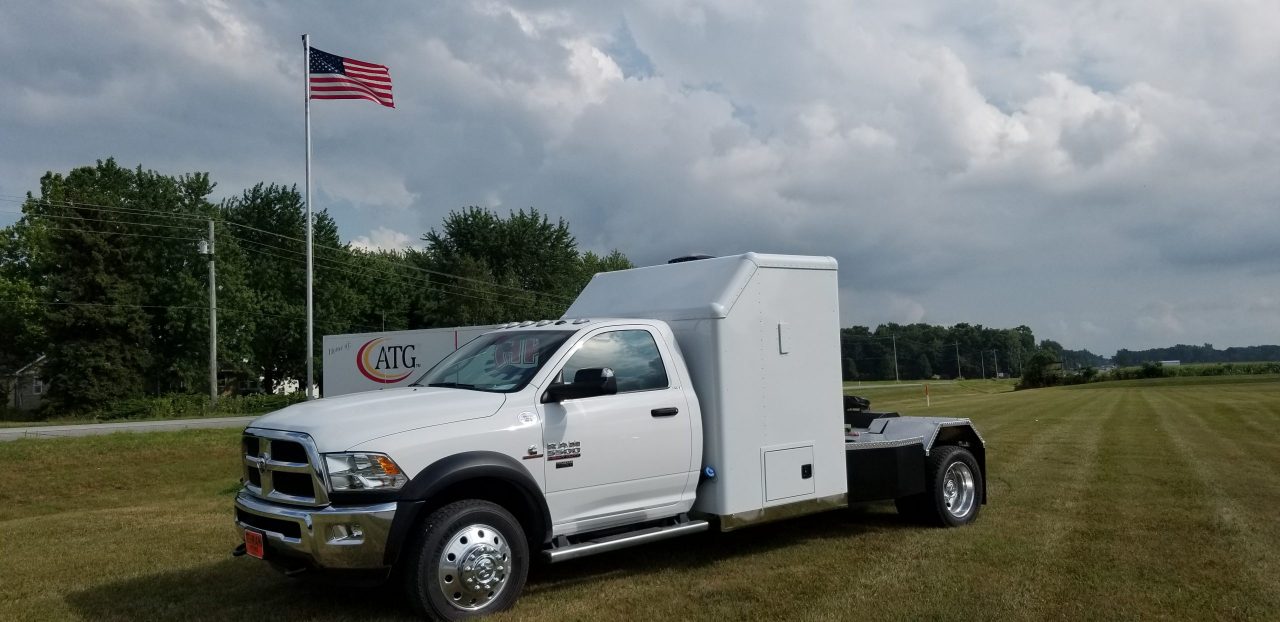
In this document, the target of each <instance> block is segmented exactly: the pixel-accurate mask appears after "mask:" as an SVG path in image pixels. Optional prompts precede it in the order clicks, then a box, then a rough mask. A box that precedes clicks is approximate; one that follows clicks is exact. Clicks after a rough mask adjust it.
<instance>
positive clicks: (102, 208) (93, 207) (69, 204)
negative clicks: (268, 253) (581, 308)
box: [0, 195, 573, 300]
mask: <svg viewBox="0 0 1280 622" xmlns="http://www.w3.org/2000/svg"><path fill="white" fill-rule="evenodd" d="M5 197H14V195H0V201H9V202H14V203H26V202H27V201H37V202H44V203H46V204H49V205H53V206H55V207H66V208H83V209H89V210H90V211H99V212H116V213H122V214H129V215H139V216H155V217H161V218H174V219H182V220H194V221H199V222H201V223H204V222H205V221H207V220H209V218H208V217H202V216H194V215H188V214H173V213H169V212H161V211H154V210H144V209H138V208H128V207H120V206H109V205H102V204H95V203H82V202H77V201H64V200H55V199H47V198H35V197H29V198H22V199H21V200H18V198H17V197H14V198H5ZM10 213H12V212H10ZM213 220H215V221H216V222H221V223H222V224H224V225H228V226H232V227H238V228H241V229H247V230H250V231H256V232H258V233H263V234H266V235H271V236H275V237H278V238H281V239H285V240H291V241H294V242H302V243H304V244H305V243H306V240H305V239H303V238H296V237H293V236H289V235H285V234H282V233H276V232H274V231H268V230H266V229H260V228H258V227H254V226H251V225H246V224H242V223H238V222H234V221H231V220H226V219H225V218H214V219H213ZM113 222H115V221H113ZM121 222H122V221H121ZM131 224H138V225H140V226H155V225H151V224H149V223H131ZM229 235H230V234H229ZM231 237H234V238H236V239H237V240H242V241H249V242H251V243H257V244H262V245H263V246H268V247H270V246H271V245H268V244H265V243H262V242H255V241H253V240H247V239H246V238H242V237H239V236H235V235H231ZM312 246H313V248H318V249H322V250H330V251H335V252H340V253H344V254H346V255H347V256H356V255H355V253H354V252H353V250H352V249H350V248H344V247H339V246H330V245H327V244H315V243H313V244H312ZM275 248H279V247H275ZM280 250H287V249H280ZM291 252H302V251H291ZM369 257H370V258H372V259H376V260H379V261H387V259H386V258H385V257H379V256H378V255H376V254H370V255H369ZM391 265H395V266H396V267H399V268H404V269H407V270H413V271H416V272H422V273H424V274H434V275H436V276H441V277H445V278H450V279H456V280H459V281H469V282H472V283H476V284H479V285H484V286H487V287H495V288H499V289H507V290H512V291H516V292H521V293H526V294H533V295H535V296H541V297H544V298H553V299H559V300H572V299H573V297H572V296H564V295H561V294H553V293H549V292H538V291H534V290H531V289H526V288H523V287H518V286H515V285H503V284H501V283H495V282H490V281H485V280H483V279H475V278H469V277H464V276H461V275H457V274H450V273H448V272H441V271H438V270H431V269H429V268H421V267H418V266H413V265H409V264H407V263H404V264H391ZM473 291H475V290H473Z"/></svg>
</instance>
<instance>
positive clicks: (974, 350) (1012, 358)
mask: <svg viewBox="0 0 1280 622" xmlns="http://www.w3.org/2000/svg"><path fill="white" fill-rule="evenodd" d="M1037 349H1038V348H1037V346H1036V342H1035V335H1033V334H1032V332H1031V329H1030V328H1029V327H1027V326H1018V327H1016V328H988V327H985V326H982V325H980V324H966V323H960V324H956V325H954V326H934V325H931V324H918V323H917V324H894V323H889V324H881V325H879V326H877V327H876V328H875V329H874V330H872V329H870V328H868V327H866V326H851V327H849V328H844V329H841V331H840V354H841V358H842V359H843V372H844V379H845V380H894V379H902V380H918V379H928V378H933V377H938V378H956V377H957V376H959V377H963V378H981V377H983V376H985V377H987V378H994V377H996V376H997V375H998V374H999V373H1001V372H1002V373H1004V374H1005V375H1006V376H1015V375H1018V374H1020V373H1021V369H1022V364H1023V362H1024V361H1025V360H1026V359H1027V358H1028V357H1029V356H1030V355H1031V354H1032V353H1033V352H1035V351H1036V350H1037Z"/></svg>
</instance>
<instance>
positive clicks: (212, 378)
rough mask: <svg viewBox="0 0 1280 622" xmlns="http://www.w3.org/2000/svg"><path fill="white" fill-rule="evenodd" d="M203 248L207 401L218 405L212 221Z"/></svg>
mask: <svg viewBox="0 0 1280 622" xmlns="http://www.w3.org/2000/svg"><path fill="white" fill-rule="evenodd" d="M201 246H204V247H205V248H204V251H205V254H207V255H208V256H209V401H210V403H212V404H217V403H218V274H217V271H216V270H215V269H214V266H213V220H212V219H210V220H209V239H208V240H206V241H205V242H204V243H203V244H201Z"/></svg>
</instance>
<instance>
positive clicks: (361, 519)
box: [236, 491, 396, 569]
mask: <svg viewBox="0 0 1280 622" xmlns="http://www.w3.org/2000/svg"><path fill="white" fill-rule="evenodd" d="M395 515H396V504H395V503H394V502H392V503H380V504H376V505H363V506H344V507H333V506H327V507H320V508H307V507H297V506H289V505H283V504H279V503H271V502H268V501H263V500H262V499H259V498H257V497H254V496H253V495H250V494H248V493H247V492H245V491H240V494H238V495H236V526H237V527H239V528H240V530H241V535H243V532H244V530H245V529H253V530H254V531H260V532H262V533H263V534H264V535H265V536H266V541H267V557H268V558H271V557H272V556H273V554H284V555H286V556H290V557H304V558H309V559H310V561H312V562H314V563H315V565H317V566H319V567H321V568H333V569H376V568H385V567H386V562H385V557H384V554H385V553H386V548H387V537H388V534H389V533H390V532H391V521H392V519H394V518H395Z"/></svg>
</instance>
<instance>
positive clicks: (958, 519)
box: [920, 445, 984, 527]
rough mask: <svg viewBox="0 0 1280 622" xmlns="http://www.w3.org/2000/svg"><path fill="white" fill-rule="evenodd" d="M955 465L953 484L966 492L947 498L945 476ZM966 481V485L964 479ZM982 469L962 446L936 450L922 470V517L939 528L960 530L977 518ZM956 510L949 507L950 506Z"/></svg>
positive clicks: (981, 487) (980, 504) (980, 495)
mask: <svg viewBox="0 0 1280 622" xmlns="http://www.w3.org/2000/svg"><path fill="white" fill-rule="evenodd" d="M953 465H954V469H955V471H954V474H953V475H954V478H955V479H954V480H953V481H954V482H955V483H957V485H958V486H959V487H960V488H965V489H968V495H967V499H966V494H965V493H964V492H963V491H960V493H959V494H957V495H956V496H954V497H949V495H948V492H949V488H948V482H947V479H948V473H949V472H951V469H952V468H953ZM966 479H967V480H968V482H967V483H965V480H966ZM983 490H984V488H983V485H982V470H981V469H979V468H978V461H977V460H976V459H974V457H973V454H971V453H969V450H967V449H965V448H963V447H954V446H950V445H947V446H942V447H935V448H934V449H933V451H932V452H930V455H929V461H928V463H927V465H926V468H925V493H924V495H923V497H922V499H921V500H920V504H921V510H920V511H921V513H922V514H921V515H922V518H923V519H924V520H926V521H928V522H929V523H932V524H935V525H938V526H940V527H960V526H962V525H968V524H969V523H972V522H973V521H974V520H977V518H978V512H979V511H980V510H981V509H982V500H983V498H982V491H983ZM953 504H954V505H955V507H952V505H953Z"/></svg>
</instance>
